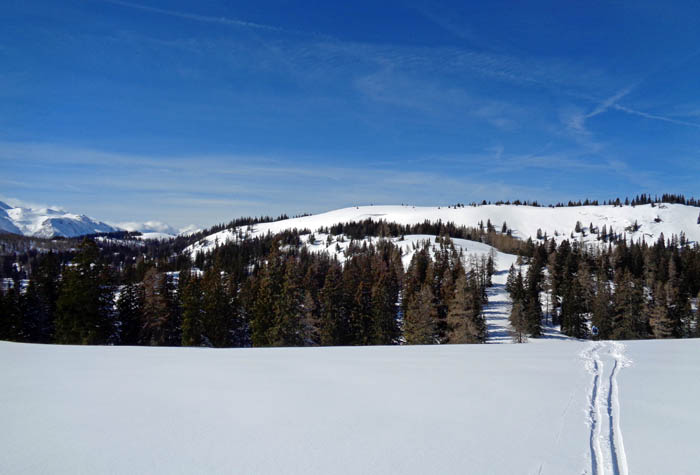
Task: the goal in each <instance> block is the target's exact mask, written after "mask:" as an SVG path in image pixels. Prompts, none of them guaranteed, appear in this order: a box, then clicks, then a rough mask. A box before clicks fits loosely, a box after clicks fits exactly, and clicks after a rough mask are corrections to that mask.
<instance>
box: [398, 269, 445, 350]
mask: <svg viewBox="0 0 700 475" xmlns="http://www.w3.org/2000/svg"><path fill="white" fill-rule="evenodd" d="M434 299H435V296H434V294H433V289H432V287H431V285H430V283H428V282H426V283H425V284H424V285H423V287H421V289H420V291H419V292H417V293H416V294H415V295H413V296H412V297H411V299H410V301H409V302H408V306H407V308H406V313H405V315H404V338H405V339H406V343H408V344H409V345H430V344H433V343H435V341H436V330H437V329H436V323H437V311H436V308H435V302H434Z"/></svg>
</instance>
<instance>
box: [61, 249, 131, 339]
mask: <svg viewBox="0 0 700 475" xmlns="http://www.w3.org/2000/svg"><path fill="white" fill-rule="evenodd" d="M56 305H57V309H56V342H57V343H63V344H73V345H75V344H78V345H80V344H82V345H104V344H107V343H113V342H115V340H116V338H117V334H116V328H115V325H114V323H115V319H114V315H113V308H114V302H113V294H112V286H111V282H110V277H109V274H108V269H107V268H106V266H104V265H103V263H102V262H101V261H100V259H99V248H98V247H97V244H96V243H95V242H94V241H92V240H89V239H85V240H84V241H83V242H82V244H81V245H80V246H79V252H78V254H77V255H76V257H75V259H74V262H73V266H71V267H68V268H66V269H65V270H64V272H63V279H62V281H61V287H60V291H59V296H58V300H57V304H56Z"/></svg>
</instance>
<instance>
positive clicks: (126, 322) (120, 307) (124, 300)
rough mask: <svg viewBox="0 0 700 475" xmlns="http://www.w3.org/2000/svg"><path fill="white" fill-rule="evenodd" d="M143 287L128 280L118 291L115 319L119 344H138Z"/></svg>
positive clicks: (141, 321) (141, 320)
mask: <svg viewBox="0 0 700 475" xmlns="http://www.w3.org/2000/svg"><path fill="white" fill-rule="evenodd" d="M143 305H144V295H143V288H142V287H141V286H140V285H139V284H138V283H135V282H128V283H127V284H126V285H124V286H123V287H122V289H121V292H120V293H119V299H118V300H117V320H118V321H119V344H120V345H138V344H139V336H140V334H141V325H142V323H143Z"/></svg>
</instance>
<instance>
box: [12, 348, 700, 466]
mask: <svg viewBox="0 0 700 475" xmlns="http://www.w3.org/2000/svg"><path fill="white" fill-rule="evenodd" d="M0 376H1V377H2V379H3V382H4V384H3V386H2V389H0V419H1V420H2V421H3V429H4V430H3V431H2V433H0V444H1V445H2V446H3V448H4V449H3V451H2V452H1V453H0V469H1V470H0V471H2V472H4V473H192V472H200V473H232V472H233V473H305V474H306V473H319V474H320V473H323V474H327V473H494V474H513V473H532V474H547V473H549V474H568V473H571V474H581V473H589V474H590V473H597V474H599V475H602V474H609V473H620V474H624V473H628V472H629V473H634V474H658V473H674V474H681V473H688V474H689V473H697V470H698V467H699V465H698V462H697V459H696V458H695V457H694V454H695V450H696V448H697V446H698V443H699V442H700V436H699V435H698V432H697V427H698V425H699V424H700V416H699V415H698V411H697V400H698V396H699V395H700V341H698V340H682V341H643V342H642V341H640V342H625V343H624V344H622V343H610V342H577V341H552V340H549V341H544V342H542V343H541V344H537V345H449V346H424V347H362V348H359V347H355V348H307V349H304V348H294V349H292V348H290V349H227V350H208V349H186V348H132V347H121V348H119V347H72V346H43V345H28V344H15V343H4V342H2V343H0ZM623 435H624V438H623ZM623 446H624V449H623Z"/></svg>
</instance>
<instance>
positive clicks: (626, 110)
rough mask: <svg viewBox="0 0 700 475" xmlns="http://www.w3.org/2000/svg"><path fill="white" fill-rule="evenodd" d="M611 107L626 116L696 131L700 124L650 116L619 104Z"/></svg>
mask: <svg viewBox="0 0 700 475" xmlns="http://www.w3.org/2000/svg"><path fill="white" fill-rule="evenodd" d="M611 107H613V108H614V109H616V110H619V111H621V112H625V113H627V114H632V115H636V116H639V117H644V118H645V119H651V120H660V121H662V122H668V123H670V124H676V125H683V126H686V127H693V128H696V129H700V124H698V123H696V122H688V121H686V120H678V119H674V118H672V117H666V116H662V115H658V114H650V113H648V112H642V111H638V110H635V109H631V108H629V107H625V106H622V105H620V104H614V105H612V106H611Z"/></svg>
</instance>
